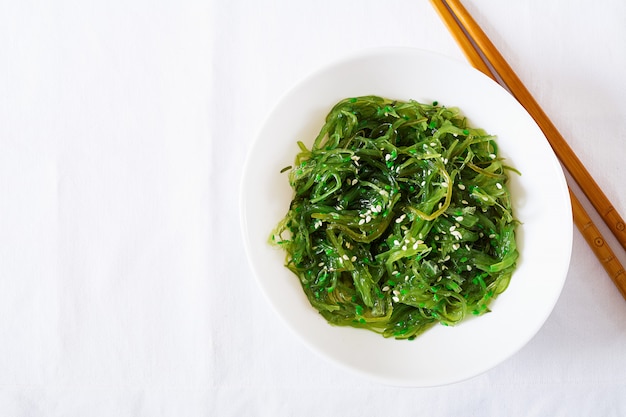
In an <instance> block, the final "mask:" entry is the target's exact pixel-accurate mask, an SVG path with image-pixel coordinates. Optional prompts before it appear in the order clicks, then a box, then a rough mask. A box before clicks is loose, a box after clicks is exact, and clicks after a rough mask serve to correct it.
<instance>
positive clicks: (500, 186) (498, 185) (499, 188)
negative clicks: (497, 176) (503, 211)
mask: <svg viewBox="0 0 626 417" xmlns="http://www.w3.org/2000/svg"><path fill="white" fill-rule="evenodd" d="M496 188H497V189H498V190H501V189H502V184H500V183H499V182H497V183H496Z"/></svg>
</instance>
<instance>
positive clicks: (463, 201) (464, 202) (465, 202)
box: [461, 200, 469, 204]
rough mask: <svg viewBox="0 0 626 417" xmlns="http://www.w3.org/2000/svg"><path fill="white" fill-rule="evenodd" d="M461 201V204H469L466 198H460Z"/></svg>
mask: <svg viewBox="0 0 626 417" xmlns="http://www.w3.org/2000/svg"><path fill="white" fill-rule="evenodd" d="M461 203H463V204H469V203H468V202H467V200H461Z"/></svg>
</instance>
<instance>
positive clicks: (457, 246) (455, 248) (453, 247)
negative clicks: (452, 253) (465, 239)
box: [452, 243, 461, 250]
mask: <svg viewBox="0 0 626 417" xmlns="http://www.w3.org/2000/svg"><path fill="white" fill-rule="evenodd" d="M460 247H461V245H459V244H458V243H455V244H453V245H452V249H454V250H459V248H460Z"/></svg>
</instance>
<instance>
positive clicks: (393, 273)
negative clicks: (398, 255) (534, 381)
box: [391, 271, 399, 275]
mask: <svg viewBox="0 0 626 417" xmlns="http://www.w3.org/2000/svg"><path fill="white" fill-rule="evenodd" d="M398 274H399V272H398V271H393V272H392V273H391V275H398Z"/></svg>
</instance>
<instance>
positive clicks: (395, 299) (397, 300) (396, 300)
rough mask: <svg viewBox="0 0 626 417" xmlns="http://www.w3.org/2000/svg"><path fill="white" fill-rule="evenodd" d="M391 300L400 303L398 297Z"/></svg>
mask: <svg viewBox="0 0 626 417" xmlns="http://www.w3.org/2000/svg"><path fill="white" fill-rule="evenodd" d="M391 299H392V300H393V301H395V302H396V303H399V302H400V299H399V298H398V297H392V298H391Z"/></svg>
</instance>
